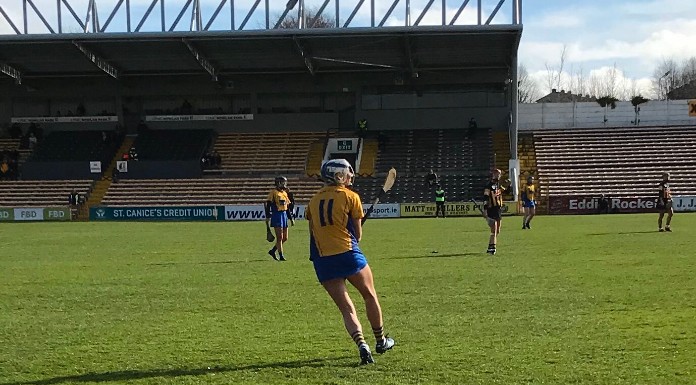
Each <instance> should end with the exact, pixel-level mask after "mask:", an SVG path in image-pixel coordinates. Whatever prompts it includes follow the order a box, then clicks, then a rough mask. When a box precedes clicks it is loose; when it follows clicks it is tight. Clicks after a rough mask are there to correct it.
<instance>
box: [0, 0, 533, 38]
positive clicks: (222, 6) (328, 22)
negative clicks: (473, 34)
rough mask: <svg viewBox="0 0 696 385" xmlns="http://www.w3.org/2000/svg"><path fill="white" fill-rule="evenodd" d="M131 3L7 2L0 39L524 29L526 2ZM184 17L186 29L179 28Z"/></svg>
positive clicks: (0, 16)
mask: <svg viewBox="0 0 696 385" xmlns="http://www.w3.org/2000/svg"><path fill="white" fill-rule="evenodd" d="M131 1H132V0H118V1H117V2H116V4H115V5H114V6H113V8H111V9H109V8H110V5H111V4H113V2H114V0H88V1H87V5H86V9H78V8H77V6H75V4H74V3H73V2H78V0H55V1H54V0H6V1H3V5H0V34H13V33H14V34H17V35H26V34H45V33H49V34H62V33H107V32H121V33H122V32H125V33H131V32H172V31H191V32H193V31H210V30H222V31H243V30H272V29H279V28H297V29H306V28H318V27H321V28H353V27H368V28H379V27H385V26H397V25H398V26H406V27H418V26H423V25H426V24H427V25H429V26H433V25H436V26H442V27H446V26H452V25H479V26H481V25H490V24H502V25H519V24H522V0H288V1H287V3H285V4H284V5H283V2H284V0H273V2H274V3H275V4H274V5H273V6H272V5H271V0H251V1H253V3H251V4H249V0H246V1H245V0H214V1H215V2H217V6H214V4H215V3H208V2H206V0H152V1H151V2H150V4H149V6H147V7H145V6H142V5H135V4H131ZM218 1H219V2H218ZM49 2H50V4H51V5H48V3H49ZM37 3H38V4H40V5H42V6H41V7H38V6H37ZM44 3H46V4H44ZM182 3H183V4H182ZM241 3H244V4H241ZM278 3H280V4H278ZM506 3H507V7H509V8H506V7H503V6H504V5H506ZM103 4H109V6H106V5H103ZM146 4H147V3H146ZM99 5H102V10H103V8H105V7H106V8H107V10H106V12H100V8H99ZM158 5H159V7H157V6H158ZM386 5H389V7H388V8H385V6H386ZM155 8H158V10H155ZM501 10H502V11H501ZM508 10H509V12H508ZM79 11H81V12H79ZM223 11H224V13H225V14H226V16H223ZM158 13H159V18H157V14H158ZM204 13H206V15H205V16H206V17H204ZM80 15H85V16H84V17H81V16H80ZM100 15H101V17H102V18H103V17H104V16H105V17H106V18H105V19H102V18H100ZM107 15H108V16H107ZM173 15H176V16H175V17H172V16H173ZM239 15H242V16H243V19H242V21H241V23H238V20H237V18H238V16H239ZM184 16H186V20H187V21H189V22H188V23H186V25H185V26H184V25H180V22H181V21H182V19H183V18H184ZM414 17H415V20H414ZM37 18H38V21H37V20H36V19H37ZM102 20H103V21H102ZM250 21H252V23H250ZM254 24H255V26H254Z"/></svg>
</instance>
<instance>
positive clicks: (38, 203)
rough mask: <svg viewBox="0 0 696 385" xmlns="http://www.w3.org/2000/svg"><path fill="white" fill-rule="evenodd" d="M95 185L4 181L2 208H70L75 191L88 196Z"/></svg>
mask: <svg viewBox="0 0 696 385" xmlns="http://www.w3.org/2000/svg"><path fill="white" fill-rule="evenodd" d="M93 183H94V181H92V180H29V181H4V182H0V189H1V190H2V194H0V206H3V207H48V206H68V195H69V194H70V192H71V191H72V190H73V189H75V190H76V191H77V192H78V193H79V194H80V195H82V196H88V195H89V193H90V190H91V188H92V184H93Z"/></svg>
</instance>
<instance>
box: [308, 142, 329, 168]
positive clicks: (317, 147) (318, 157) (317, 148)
mask: <svg viewBox="0 0 696 385" xmlns="http://www.w3.org/2000/svg"><path fill="white" fill-rule="evenodd" d="M324 145H325V141H323V140H322V141H319V140H318V141H316V142H314V143H312V144H310V145H309V153H308V154H307V169H306V173H305V174H306V175H307V176H308V177H318V176H319V173H320V172H321V162H322V161H323V160H324V147H325V146H324Z"/></svg>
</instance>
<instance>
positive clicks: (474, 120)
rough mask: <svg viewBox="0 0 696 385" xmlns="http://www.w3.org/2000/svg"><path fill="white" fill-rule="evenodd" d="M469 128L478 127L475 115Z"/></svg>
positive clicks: (470, 120) (470, 121)
mask: <svg viewBox="0 0 696 385" xmlns="http://www.w3.org/2000/svg"><path fill="white" fill-rule="evenodd" d="M469 128H478V123H476V119H474V117H471V119H469Z"/></svg>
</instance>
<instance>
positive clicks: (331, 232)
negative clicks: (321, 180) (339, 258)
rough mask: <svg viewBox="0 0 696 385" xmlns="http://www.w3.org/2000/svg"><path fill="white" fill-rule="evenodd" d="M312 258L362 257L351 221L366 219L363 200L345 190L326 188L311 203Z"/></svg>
mask: <svg viewBox="0 0 696 385" xmlns="http://www.w3.org/2000/svg"><path fill="white" fill-rule="evenodd" d="M305 217H306V218H307V220H308V221H309V229H310V245H309V251H310V258H311V259H314V258H316V257H328V256H332V255H337V254H342V253H345V252H348V251H354V252H358V253H360V248H358V241H357V239H356V238H355V228H354V227H353V221H352V219H361V218H362V217H363V208H362V203H361V202H360V196H359V195H358V194H356V193H355V192H354V191H351V190H349V189H348V188H346V187H343V186H326V187H324V188H322V189H321V190H319V192H317V193H316V194H315V195H314V196H313V197H312V199H311V200H310V201H309V205H308V206H307V210H306V212H305Z"/></svg>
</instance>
